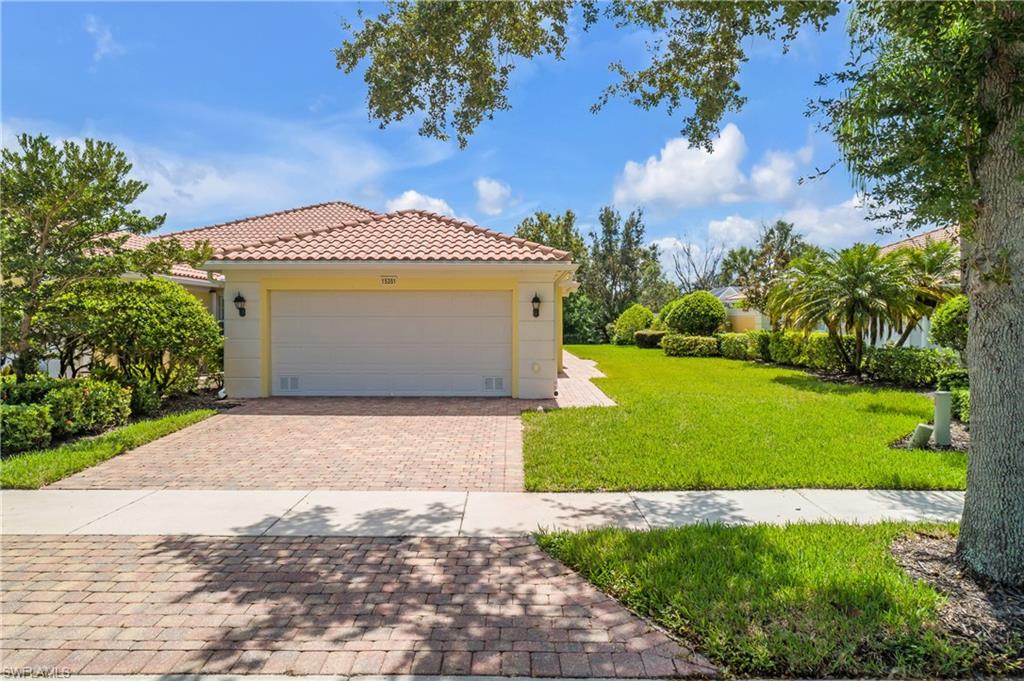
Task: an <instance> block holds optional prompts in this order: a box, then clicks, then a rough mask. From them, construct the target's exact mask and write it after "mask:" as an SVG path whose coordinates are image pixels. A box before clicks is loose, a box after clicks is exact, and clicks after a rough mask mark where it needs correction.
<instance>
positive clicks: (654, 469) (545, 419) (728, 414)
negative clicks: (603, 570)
mask: <svg viewBox="0 0 1024 681" xmlns="http://www.w3.org/2000/svg"><path fill="white" fill-rule="evenodd" d="M568 349H569V350H570V351H571V352H573V353H575V354H576V355H577V356H579V357H584V358H589V359H595V360H597V362H598V366H599V368H600V369H601V370H602V371H603V372H604V373H605V374H606V375H607V378H603V379H596V381H595V382H596V383H597V385H599V386H600V387H601V389H602V390H604V391H605V392H606V393H608V395H610V396H611V397H612V398H613V399H614V400H615V401H616V402H617V403H618V405H619V406H617V407H612V408H607V407H594V408H587V409H562V410H557V411H552V412H547V413H537V412H529V413H526V414H524V415H523V419H524V421H525V433H524V438H525V439H524V457H525V468H526V487H527V489H529V490H534V491H540V490H601V489H605V490H626V489H632V490H653V489H743V488H772V487H832V488H844V487H851V488H886V489H896V488H899V489H963V487H964V485H965V483H966V456H965V455H964V454H961V453H956V452H929V451H908V450H902V449H899V450H894V449H890V447H889V444H890V443H891V442H893V441H895V440H898V439H899V438H901V437H903V436H904V435H906V434H908V433H910V432H911V431H912V430H913V429H914V427H915V426H916V425H917V424H918V423H919V422H922V421H924V422H927V421H930V420H931V410H932V406H931V400H929V399H928V397H926V396H925V395H921V394H918V393H913V392H905V391H900V390H885V389H876V388H867V387H861V386H851V385H840V384H835V383H829V382H825V381H821V380H818V379H816V378H814V377H812V376H809V375H808V374H806V373H804V372H802V371H798V370H794V369H785V368H779V367H773V366H768V365H762V364H756V363H753V362H742V361H738V360H728V359H719V358H685V357H666V356H665V355H664V354H662V353H661V352H660V351H658V350H641V349H638V348H634V347H614V346H573V347H569V348H568Z"/></svg>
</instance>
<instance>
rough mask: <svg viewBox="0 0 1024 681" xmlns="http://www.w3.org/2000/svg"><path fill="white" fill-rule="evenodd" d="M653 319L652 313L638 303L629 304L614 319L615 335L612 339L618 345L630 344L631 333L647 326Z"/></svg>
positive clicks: (631, 341)
mask: <svg viewBox="0 0 1024 681" xmlns="http://www.w3.org/2000/svg"><path fill="white" fill-rule="evenodd" d="M653 321H654V313H653V312H651V311H650V310H649V309H648V308H646V307H644V306H643V305H640V304H639V303H637V304H635V305H630V306H629V307H628V308H627V309H626V310H625V311H624V312H623V313H622V314H620V315H619V318H618V319H616V320H615V335H614V337H613V338H612V340H613V341H614V342H615V343H617V344H618V345H632V344H633V335H634V334H635V333H636V332H637V331H642V330H644V329H646V328H648V327H649V326H650V325H651V323H652V322H653Z"/></svg>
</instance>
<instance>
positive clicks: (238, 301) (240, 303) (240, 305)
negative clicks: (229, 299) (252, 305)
mask: <svg viewBox="0 0 1024 681" xmlns="http://www.w3.org/2000/svg"><path fill="white" fill-rule="evenodd" d="M235 309H237V310H238V316H239V317H244V316H245V296H243V295H242V294H241V293H239V294H237V295H236V296H235Z"/></svg>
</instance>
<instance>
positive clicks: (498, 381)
mask: <svg viewBox="0 0 1024 681" xmlns="http://www.w3.org/2000/svg"><path fill="white" fill-rule="evenodd" d="M504 389H505V379H504V377H502V376H484V390H488V391H495V390H504Z"/></svg>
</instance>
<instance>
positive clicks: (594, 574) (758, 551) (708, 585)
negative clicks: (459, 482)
mask: <svg viewBox="0 0 1024 681" xmlns="http://www.w3.org/2000/svg"><path fill="white" fill-rule="evenodd" d="M911 530H919V531H928V532H949V531H955V529H954V528H953V527H950V526H935V525H932V526H926V525H909V524H897V523H885V524H880V525H866V526H853V525H839V524H813V525H790V526H787V527H773V526H765V525H762V526H755V527H725V526H722V525H696V526H690V527H682V528H675V529H670V530H655V531H650V532H634V531H628V530H594V531H589V532H584V533H580V534H566V533H557V534H550V535H543V536H541V537H539V542H540V545H541V546H542V547H543V548H544V549H545V550H546V551H547V552H549V553H550V554H552V555H553V556H555V557H556V558H558V559H560V560H562V561H563V562H564V563H566V564H567V565H569V566H570V567H572V568H574V569H576V570H578V571H579V572H581V573H582V574H583V575H584V576H585V577H586V578H587V579H589V580H590V581H591V582H592V583H594V584H595V585H596V586H597V587H599V588H600V589H602V590H604V591H606V592H608V593H609V594H611V595H612V596H614V597H615V598H618V599H619V600H621V601H622V602H624V603H625V604H626V605H627V606H628V607H630V608H631V609H633V610H635V611H636V612H639V613H641V614H643V615H646V616H649V617H651V618H652V619H654V620H655V621H657V622H658V623H659V624H661V625H662V626H664V627H665V628H666V629H668V630H669V631H671V632H673V633H675V634H676V635H678V636H680V637H681V638H684V639H687V640H689V641H691V642H692V643H694V644H695V647H696V649H697V650H698V651H699V652H702V653H704V654H705V655H707V656H708V657H709V658H710V659H711V660H712V661H713V662H715V663H716V664H717V665H720V666H724V667H725V668H726V669H727V671H728V672H729V673H731V674H737V675H760V676H765V677H776V676H807V677H836V676H838V677H840V678H842V677H846V676H865V675H868V676H874V677H887V676H889V675H890V674H891V675H893V676H896V677H903V676H918V677H921V676H941V677H963V676H965V675H966V674H967V672H968V671H969V670H972V669H973V670H982V669H986V668H987V667H991V669H989V670H988V671H1004V672H1009V671H1011V669H1009V668H1008V665H1009V664H1011V662H1008V661H1005V660H1004V661H996V660H986V659H983V658H982V657H981V654H980V653H979V652H978V651H977V649H976V648H975V646H974V644H968V643H965V642H963V641H961V640H958V639H952V638H951V637H948V636H947V635H946V634H945V632H944V630H943V629H942V627H941V625H940V623H939V620H938V618H937V610H938V608H939V606H940V605H941V603H942V602H943V598H942V596H941V595H940V594H938V593H937V592H936V591H934V590H933V589H932V588H931V587H929V586H928V585H926V584H924V583H921V582H916V581H914V580H912V579H911V578H910V577H909V576H908V575H906V573H904V572H903V571H902V570H901V569H900V568H899V566H898V565H896V562H895V561H894V560H893V558H892V557H891V555H890V554H889V549H888V547H889V545H890V543H891V542H892V540H893V539H895V538H896V537H897V536H899V535H900V534H901V533H904V532H908V531H911ZM1000 665H1002V666H1000ZM1017 671H1019V669H1018V670H1017Z"/></svg>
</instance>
